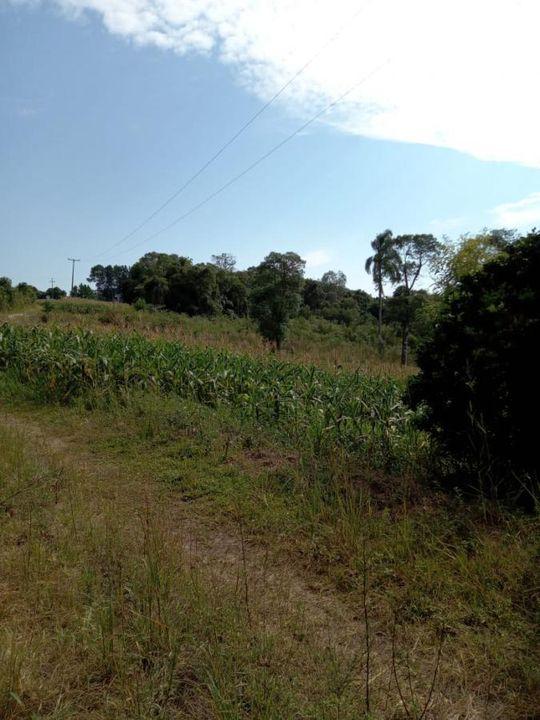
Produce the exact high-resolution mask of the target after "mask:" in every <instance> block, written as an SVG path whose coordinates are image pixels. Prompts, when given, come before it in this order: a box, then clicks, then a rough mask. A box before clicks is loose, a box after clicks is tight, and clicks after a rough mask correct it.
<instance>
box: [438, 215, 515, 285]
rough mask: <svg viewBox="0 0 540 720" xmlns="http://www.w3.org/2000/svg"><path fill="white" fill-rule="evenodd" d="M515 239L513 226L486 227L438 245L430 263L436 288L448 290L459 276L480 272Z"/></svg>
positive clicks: (504, 251)
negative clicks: (476, 232) (508, 228)
mask: <svg viewBox="0 0 540 720" xmlns="http://www.w3.org/2000/svg"><path fill="white" fill-rule="evenodd" d="M514 239H515V232H514V231H513V230H487V229H486V230H484V231H483V232H481V233H479V234H478V235H472V236H471V235H462V236H461V237H460V238H459V240H458V241H457V242H456V243H452V242H446V244H444V245H441V248H440V252H439V255H438V257H437V258H436V262H435V263H434V267H433V270H434V274H435V277H436V279H437V285H438V287H439V289H440V290H442V291H446V290H451V289H452V288H454V287H455V286H456V285H457V283H458V282H459V281H460V280H461V279H462V278H464V277H466V276H467V275H474V273H477V272H479V271H480V270H481V269H482V268H483V267H484V265H485V264H486V263H487V262H490V261H491V260H495V259H496V258H497V257H501V256H503V255H504V254H505V253H506V250H507V248H508V246H509V245H510V244H511V243H512V242H513V241H514Z"/></svg>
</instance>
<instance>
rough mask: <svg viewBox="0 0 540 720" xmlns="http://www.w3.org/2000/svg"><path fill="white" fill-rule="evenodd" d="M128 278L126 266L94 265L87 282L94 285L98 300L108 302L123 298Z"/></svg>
mask: <svg viewBox="0 0 540 720" xmlns="http://www.w3.org/2000/svg"><path fill="white" fill-rule="evenodd" d="M128 276H129V270H128V267H127V265H94V267H93V268H91V270H90V275H89V276H88V278H87V280H88V282H89V283H94V284H95V286H96V289H97V295H98V297H99V298H100V300H109V301H110V300H118V299H121V298H123V295H124V283H125V281H126V280H127V279H128Z"/></svg>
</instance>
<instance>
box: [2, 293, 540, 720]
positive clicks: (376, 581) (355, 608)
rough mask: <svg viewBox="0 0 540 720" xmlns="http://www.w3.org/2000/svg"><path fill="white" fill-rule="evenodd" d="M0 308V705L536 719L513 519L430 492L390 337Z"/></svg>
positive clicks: (526, 556) (36, 711) (145, 714)
mask: <svg viewBox="0 0 540 720" xmlns="http://www.w3.org/2000/svg"><path fill="white" fill-rule="evenodd" d="M4 320H7V324H5V325H3V326H2V327H1V329H0V400H1V413H2V424H1V426H0V505H1V509H2V514H3V521H2V525H1V533H2V544H1V550H0V564H1V568H2V570H1V578H2V579H1V581H0V617H1V620H2V622H1V633H2V634H1V636H0V642H1V645H0V664H1V666H2V667H3V672H2V675H1V676H0V717H2V718H4V717H5V718H9V719H16V718H40V719H41V718H47V719H51V720H52V719H54V720H60V719H62V720H64V719H65V718H95V719H96V720H97V719H98V718H99V719H107V720H109V719H110V720H113V718H130V719H131V718H140V719H142V718H144V719H146V718H167V719H171V720H173V719H174V720H176V719H177V718H186V719H187V718H195V719H197V720H203V719H204V720H206V719H209V720H213V719H215V720H218V719H219V720H225V719H227V720H236V719H237V718H238V719H244V718H245V719H247V718H259V719H261V720H263V719H264V720H281V719H283V718H291V719H292V718H295V719H299V720H300V719H302V720H304V719H305V720H308V719H309V720H326V719H328V720H331V719H332V720H333V719H335V720H349V719H350V720H352V719H353V718H354V719H355V720H356V719H358V718H364V719H365V720H367V719H368V718H370V719H371V720H391V719H393V720H399V719H401V720H405V719H411V718H414V720H421V719H422V718H426V719H431V720H451V719H452V720H454V719H457V718H462V719H463V720H469V719H470V720H473V719H474V720H476V719H480V718H481V719H484V718H485V719H486V720H491V719H499V718H500V719H501V720H503V719H504V720H525V718H530V719H531V720H532V719H533V718H535V717H537V716H536V715H535V713H536V712H537V707H538V703H539V700H540V697H539V695H538V693H537V688H538V676H537V672H536V667H537V665H536V664H535V653H534V640H535V615H534V613H535V603H536V601H537V599H538V596H537V593H538V589H537V587H538V585H537V571H536V562H537V557H538V545H537V537H538V523H537V520H536V518H535V517H534V516H532V515H530V516H525V515H521V514H519V513H518V512H516V511H513V512H509V511H507V510H506V509H505V508H504V507H501V506H494V505H493V504H491V503H487V502H484V501H482V499H476V500H471V499H470V498H463V497H462V496H459V495H449V494H446V493H442V492H441V491H439V489H438V488H437V487H436V486H434V483H433V481H432V467H433V466H432V448H431V446H430V441H429V438H428V437H427V436H426V435H425V434H424V433H422V432H421V431H420V430H418V429H417V427H416V424H415V416H414V414H413V413H412V412H411V411H410V410H408V409H407V408H406V407H405V405H404V403H403V400H402V393H403V389H404V378H405V375H406V373H403V372H402V371H401V370H400V369H399V368H398V366H397V363H396V362H395V359H396V357H397V356H396V355H395V354H394V353H395V349H394V348H391V349H390V351H389V353H388V356H387V358H386V360H385V362H384V363H381V362H380V361H379V359H378V357H377V354H376V352H375V350H374V346H373V345H372V343H371V340H372V339H371V338H369V337H366V338H364V339H361V338H351V337H347V334H346V332H345V331H344V330H341V329H339V328H338V329H336V328H335V327H334V326H331V327H326V326H325V324H324V323H322V324H321V325H320V326H319V327H317V326H316V325H314V324H313V323H312V322H310V323H308V322H307V321H303V320H297V321H296V325H295V326H293V328H292V332H291V337H290V339H289V341H288V343H287V345H286V347H285V348H284V351H283V353H282V355H281V356H279V357H278V356H276V355H275V354H272V353H270V352H269V350H268V348H267V347H265V346H264V345H263V344H262V343H261V341H260V340H258V337H257V336H256V334H255V332H254V331H253V329H252V328H251V326H250V325H249V324H248V323H246V322H245V321H233V320H226V319H220V320H215V321H214V320H204V319H201V318H196V319H190V318H179V317H178V316H174V315H172V314H168V313H164V314H161V313H149V312H142V313H137V312H136V311H134V310H132V309H128V308H126V307H123V306H116V305H115V306H111V305H103V304H100V303H83V302H80V303H73V302H65V303H64V302H62V303H61V302H58V303H51V304H50V305H45V306H44V307H43V306H41V305H36V306H33V307H31V308H26V309H23V310H22V311H21V312H20V313H19V312H18V313H16V314H12V316H11V317H9V318H8V317H7V316H5V317H4Z"/></svg>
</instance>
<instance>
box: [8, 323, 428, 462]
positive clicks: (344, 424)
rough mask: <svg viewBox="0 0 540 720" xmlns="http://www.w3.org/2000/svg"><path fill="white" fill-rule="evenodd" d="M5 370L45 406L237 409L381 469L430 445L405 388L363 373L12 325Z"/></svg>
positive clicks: (122, 337)
mask: <svg viewBox="0 0 540 720" xmlns="http://www.w3.org/2000/svg"><path fill="white" fill-rule="evenodd" d="M0 369H1V370H4V371H5V372H7V373H8V375H10V376H12V377H14V378H16V379H17V380H19V381H21V382H23V383H25V384H26V385H27V386H28V387H31V388H32V392H33V394H34V395H35V396H38V397H41V398H42V399H44V400H47V401H50V400H53V401H59V402H68V401H70V400H71V399H73V398H75V397H77V396H80V395H82V394H84V393H85V392H88V391H91V392H94V393H109V392H112V393H122V392H126V391H129V390H131V389H137V390H152V391H154V390H155V391H158V392H162V393H171V394H174V395H176V396H179V397H181V398H186V399H191V400H196V401H198V402H200V403H203V404H205V405H210V406H218V405H229V406H234V407H236V408H237V409H238V410H239V411H240V412H241V413H242V415H243V416H245V417H246V418H249V419H252V420H254V421H256V422H257V423H260V424H264V425H272V426H275V427H276V428H278V429H280V430H281V431H282V432H285V433H287V435H289V436H292V437H294V438H297V439H298V441H301V442H302V443H308V444H309V445H310V446H311V447H313V448H314V449H315V450H320V449H323V448H325V447H329V446H331V447H335V446H339V447H342V448H344V449H345V450H346V451H347V452H353V453H357V454H362V455H363V456H364V457H365V458H367V459H369V462H370V463H371V464H372V465H374V466H382V465H384V466H387V467H388V466H389V465H392V464H396V463H399V462H400V461H401V459H402V458H403V457H404V455H407V456H408V457H410V456H411V449H412V450H414V448H415V447H418V448H420V447H422V446H423V445H424V444H425V439H424V438H423V437H422V435H421V434H420V433H419V432H418V431H417V430H415V429H414V424H413V415H412V413H411V411H410V410H408V409H406V407H405V406H404V404H403V403H402V401H401V397H400V395H401V387H400V384H399V383H398V382H397V381H395V380H391V379H384V378H377V377H369V376H367V375H365V374H363V373H360V372H356V373H346V372H341V373H338V374H337V375H336V374H331V373H328V372H326V371H324V370H321V369H318V368H316V367H314V366H311V367H306V366H300V365H296V364H291V363H286V362H283V361H280V360H278V359H275V360H271V361H265V362H261V361H259V360H256V359H252V358H248V357H242V356H238V355H234V354H232V353H228V352H226V351H216V350H213V349H208V348H206V349H201V348H188V347H186V346H184V345H182V344H180V343H177V342H166V341H163V340H155V341H150V340H148V339H146V338H143V337H141V336H136V335H131V336H126V335H119V334H107V335H101V334H94V333H91V332H88V331H63V330H60V329H58V328H53V329H51V330H48V329H43V328H30V329H27V328H24V327H12V326H9V325H4V326H2V327H1V328H0Z"/></svg>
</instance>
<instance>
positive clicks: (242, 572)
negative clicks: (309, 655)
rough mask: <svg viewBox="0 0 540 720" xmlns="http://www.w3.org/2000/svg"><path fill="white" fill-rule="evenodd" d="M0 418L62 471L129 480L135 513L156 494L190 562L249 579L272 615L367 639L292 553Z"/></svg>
mask: <svg viewBox="0 0 540 720" xmlns="http://www.w3.org/2000/svg"><path fill="white" fill-rule="evenodd" d="M1 419H2V422H3V423H4V424H6V425H8V426H9V427H11V428H13V429H14V430H16V431H17V433H19V434H20V435H22V436H23V437H24V439H25V441H27V442H28V443H29V444H31V446H32V452H34V453H35V452H36V451H37V449H38V446H39V449H40V450H39V451H40V452H41V451H44V452H46V453H47V454H49V455H50V456H51V457H52V459H53V460H56V461H57V462H58V461H59V462H60V463H61V465H62V467H63V469H64V470H69V469H72V470H73V471H75V472H76V473H77V474H81V473H82V474H84V475H87V476H91V477H92V478H95V479H97V480H99V479H100V478H110V477H111V476H113V477H115V481H116V482H117V483H119V482H120V483H122V484H124V483H128V484H129V486H130V491H129V493H126V496H127V497H130V498H131V499H132V501H133V503H134V506H135V507H134V512H137V511H140V510H141V507H142V504H143V503H146V502H148V495H149V491H150V492H151V493H155V494H158V495H159V496H160V498H161V502H160V508H161V509H162V510H163V509H165V511H166V513H167V517H166V521H167V522H166V527H167V529H168V532H170V533H171V534H173V535H175V536H177V537H179V538H180V541H181V545H182V547H183V549H184V551H185V554H186V558H187V560H188V562H189V563H190V564H191V565H192V566H195V565H197V566H203V567H204V568H205V570H207V571H209V572H211V573H212V574H214V575H217V576H219V577H220V578H221V579H222V580H224V581H228V582H234V583H235V584H238V583H242V584H244V583H246V584H247V587H248V591H249V592H250V593H257V595H258V596H259V597H260V596H261V595H262V596H263V597H264V598H265V600H266V602H265V604H266V605H267V607H268V610H269V611H271V613H270V614H269V615H268V616H267V619H268V620H269V619H270V618H271V617H272V616H274V617H275V616H276V615H278V616H280V617H283V616H285V615H286V614H287V612H288V611H290V609H291V607H292V606H293V605H294V606H296V607H301V608H302V609H303V612H304V613H305V614H306V616H308V617H309V619H310V625H311V626H312V631H313V632H316V633H317V634H318V635H319V636H320V638H321V641H323V642H326V641H327V640H328V638H329V637H331V638H333V642H334V643H335V644H336V645H338V646H343V647H351V646H356V647H357V646H358V645H359V643H362V642H363V626H362V624H361V622H359V612H360V611H359V609H358V610H355V609H354V608H351V607H348V606H347V604H346V603H345V602H344V601H343V600H341V599H340V598H338V597H337V596H336V595H335V593H333V592H332V590H331V588H330V587H328V586H327V585H325V583H324V582H323V580H322V579H321V578H319V577H315V576H312V577H309V576H308V575H307V574H306V573H305V572H303V571H302V570H301V569H299V568H297V567H296V566H295V564H294V563H293V562H292V561H291V559H290V558H286V557H285V558H284V557H282V556H281V557H280V556H279V555H278V554H277V553H276V552H275V551H274V550H273V548H271V547H270V546H269V545H262V544H261V543H257V542H254V541H253V540H251V539H249V538H247V537H246V533H245V531H244V530H243V528H242V526H241V525H240V524H239V525H238V526H237V527H231V528H226V527H224V525H223V524H222V523H218V522H217V521H216V520H215V519H212V518H208V517H204V516H203V515H201V514H200V513H199V512H198V511H197V510H196V509H195V508H194V507H193V505H192V504H191V503H187V502H183V501H181V500H179V499H178V496H177V494H175V492H174V490H165V491H164V490H163V488H162V487H161V486H159V485H158V484H157V483H156V484H155V485H154V487H149V484H148V481H142V480H140V479H138V478H136V477H133V476H132V475H130V476H129V477H122V475H121V473H120V475H119V468H118V466H117V465H111V464H110V463H107V462H105V461H103V460H102V459H100V458H99V457H98V456H96V455H95V454H93V453H90V452H88V451H86V450H85V449H81V448H80V447H77V445H76V442H75V441H74V439H73V438H70V437H69V436H65V437H62V436H60V435H59V434H58V429H57V428H56V427H55V428H54V429H50V428H47V427H46V426H43V424H41V423H39V422H36V421H35V420H32V419H30V418H29V417H28V416H27V415H25V416H24V417H21V416H18V415H16V414H14V413H6V412H5V411H4V412H2V415H1ZM164 492H165V495H166V497H165V498H164V497H163V494H164ZM163 501H165V502H163Z"/></svg>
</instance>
